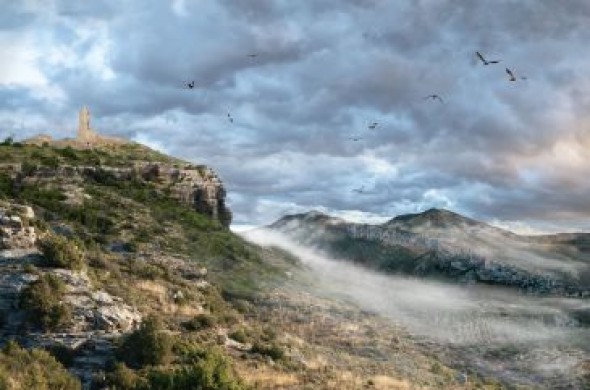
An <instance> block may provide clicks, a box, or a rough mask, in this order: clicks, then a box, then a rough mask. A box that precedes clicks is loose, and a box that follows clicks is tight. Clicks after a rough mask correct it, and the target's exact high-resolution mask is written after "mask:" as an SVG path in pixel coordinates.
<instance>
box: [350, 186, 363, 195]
mask: <svg viewBox="0 0 590 390" xmlns="http://www.w3.org/2000/svg"><path fill="white" fill-rule="evenodd" d="M352 192H356V193H357V194H364V193H365V186H361V187H360V188H353V189H352Z"/></svg>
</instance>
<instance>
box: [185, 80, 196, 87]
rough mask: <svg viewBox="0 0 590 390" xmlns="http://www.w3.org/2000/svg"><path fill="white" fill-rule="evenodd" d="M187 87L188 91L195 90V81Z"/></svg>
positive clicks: (187, 84)
mask: <svg viewBox="0 0 590 390" xmlns="http://www.w3.org/2000/svg"><path fill="white" fill-rule="evenodd" d="M186 87H187V88H188V89H193V88H195V81H194V80H193V81H191V82H190V83H186Z"/></svg>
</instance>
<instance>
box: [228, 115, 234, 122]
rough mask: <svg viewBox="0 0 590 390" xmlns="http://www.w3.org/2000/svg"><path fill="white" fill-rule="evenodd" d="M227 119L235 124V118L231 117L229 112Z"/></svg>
mask: <svg viewBox="0 0 590 390" xmlns="http://www.w3.org/2000/svg"><path fill="white" fill-rule="evenodd" d="M227 119H228V120H229V121H230V122H231V123H234V118H233V117H232V116H231V114H230V113H229V112H228V113H227Z"/></svg>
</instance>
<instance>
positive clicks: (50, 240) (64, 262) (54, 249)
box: [39, 234, 84, 270]
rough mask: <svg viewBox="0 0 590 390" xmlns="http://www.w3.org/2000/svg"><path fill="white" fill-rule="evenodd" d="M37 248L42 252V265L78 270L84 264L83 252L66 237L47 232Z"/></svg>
mask: <svg viewBox="0 0 590 390" xmlns="http://www.w3.org/2000/svg"><path fill="white" fill-rule="evenodd" d="M39 248H40V249H41V252H42V253H43V263H42V265H43V266H45V267H54V268H67V269H71V270H80V269H82V267H83V266H84V253H83V252H82V250H81V249H80V248H79V247H78V245H77V244H76V243H75V242H73V241H72V240H70V239H68V238H66V237H63V236H60V235H57V234H49V235H47V236H46V237H44V238H42V239H41V240H40V242H39Z"/></svg>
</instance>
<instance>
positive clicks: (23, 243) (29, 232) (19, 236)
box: [0, 203, 37, 249]
mask: <svg viewBox="0 0 590 390" xmlns="http://www.w3.org/2000/svg"><path fill="white" fill-rule="evenodd" d="M33 218H35V213H34V211H33V209H32V208H31V207H29V206H23V205H17V204H10V203H6V204H4V205H0V249H27V248H33V247H34V246H35V243H36V242H37V234H36V232H35V228H34V227H32V226H28V221H29V220H31V219H33Z"/></svg>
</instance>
